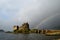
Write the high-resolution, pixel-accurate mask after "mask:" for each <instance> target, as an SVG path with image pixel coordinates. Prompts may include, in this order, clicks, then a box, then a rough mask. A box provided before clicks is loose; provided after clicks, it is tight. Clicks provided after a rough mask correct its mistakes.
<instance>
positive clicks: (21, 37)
mask: <svg viewBox="0 0 60 40" xmlns="http://www.w3.org/2000/svg"><path fill="white" fill-rule="evenodd" d="M58 38H60V36H45V35H43V34H12V33H1V32H0V40H53V39H58Z"/></svg>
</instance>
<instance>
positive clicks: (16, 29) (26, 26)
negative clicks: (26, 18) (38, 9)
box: [13, 23, 30, 33]
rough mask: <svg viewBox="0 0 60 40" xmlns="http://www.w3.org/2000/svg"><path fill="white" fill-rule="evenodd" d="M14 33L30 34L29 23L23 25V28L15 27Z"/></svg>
mask: <svg viewBox="0 0 60 40" xmlns="http://www.w3.org/2000/svg"><path fill="white" fill-rule="evenodd" d="M13 30H14V32H16V33H28V32H29V30H30V29H29V24H28V23H24V24H22V26H20V27H19V26H14V27H13Z"/></svg>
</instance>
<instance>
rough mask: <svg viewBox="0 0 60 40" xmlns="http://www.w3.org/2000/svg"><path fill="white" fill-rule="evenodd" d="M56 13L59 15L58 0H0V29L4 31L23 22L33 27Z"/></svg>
mask: <svg viewBox="0 0 60 40" xmlns="http://www.w3.org/2000/svg"><path fill="white" fill-rule="evenodd" d="M56 15H60V0H0V29H4V30H6V31H7V30H13V29H12V28H13V26H14V25H19V26H21V24H22V23H24V22H28V23H29V24H30V28H34V27H36V26H38V25H42V24H43V23H44V22H45V21H47V20H49V19H51V18H52V19H53V17H54V16H56ZM51 16H52V17H51ZM59 17H60V16H59ZM54 18H55V17H54ZM51 21H52V20H51ZM59 22H60V21H59ZM44 25H45V24H44ZM46 25H47V24H46ZM40 28H41V26H40Z"/></svg>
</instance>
